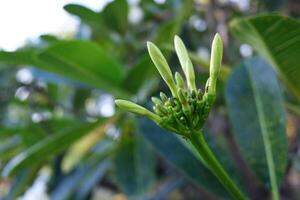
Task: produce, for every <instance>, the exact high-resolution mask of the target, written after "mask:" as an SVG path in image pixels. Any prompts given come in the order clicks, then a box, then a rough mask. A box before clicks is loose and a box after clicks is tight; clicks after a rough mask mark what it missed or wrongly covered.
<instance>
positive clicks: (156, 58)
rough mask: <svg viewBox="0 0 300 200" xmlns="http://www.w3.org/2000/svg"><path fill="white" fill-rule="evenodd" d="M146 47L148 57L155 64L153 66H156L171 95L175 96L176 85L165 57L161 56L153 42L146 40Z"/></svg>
mask: <svg viewBox="0 0 300 200" xmlns="http://www.w3.org/2000/svg"><path fill="white" fill-rule="evenodd" d="M147 47H148V51H149V54H150V57H151V59H152V61H153V63H154V65H155V67H156V68H157V70H158V72H159V73H160V75H161V77H162V78H163V79H164V81H165V82H166V84H167V85H168V87H169V88H170V90H171V93H172V95H173V96H174V97H175V96H176V86H175V82H174V79H173V75H172V72H171V69H170V67H169V65H168V63H167V61H166V59H165V57H164V56H163V54H162V53H161V51H160V50H159V48H158V47H157V46H155V44H153V43H151V42H147Z"/></svg>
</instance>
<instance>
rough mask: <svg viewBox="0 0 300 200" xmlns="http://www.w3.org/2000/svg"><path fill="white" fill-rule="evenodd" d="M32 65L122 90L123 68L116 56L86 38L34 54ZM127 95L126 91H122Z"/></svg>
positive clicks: (114, 91) (88, 82) (89, 82)
mask: <svg viewBox="0 0 300 200" xmlns="http://www.w3.org/2000/svg"><path fill="white" fill-rule="evenodd" d="M38 59H39V60H40V61H41V62H40V63H39V65H37V66H36V67H38V68H41V69H43V70H47V71H49V72H53V73H57V74H60V75H62V76H64V77H67V78H71V79H75V80H79V81H81V82H83V83H86V84H89V85H91V86H94V87H97V88H100V89H104V90H106V91H109V92H112V93H113V94H115V95H121V94H124V92H123V91H121V90H120V88H121V83H122V80H123V77H124V72H123V69H122V67H121V65H120V64H119V63H118V62H117V60H116V59H115V58H114V57H113V56H111V55H109V54H108V53H107V52H105V51H104V50H103V49H102V48H101V47H100V46H98V45H97V44H95V43H92V42H88V41H63V42H60V43H57V44H55V45H53V46H51V47H49V48H47V49H46V50H45V51H43V52H41V53H40V54H38ZM124 95H127V94H124Z"/></svg>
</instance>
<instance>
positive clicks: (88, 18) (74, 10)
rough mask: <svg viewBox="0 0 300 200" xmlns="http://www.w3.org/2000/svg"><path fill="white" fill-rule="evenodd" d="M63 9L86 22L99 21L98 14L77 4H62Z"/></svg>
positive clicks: (93, 22) (94, 22)
mask: <svg viewBox="0 0 300 200" xmlns="http://www.w3.org/2000/svg"><path fill="white" fill-rule="evenodd" d="M64 9H65V11H67V12H68V13H70V14H72V15H76V16H78V17H79V18H80V19H81V20H82V21H83V22H86V23H88V24H97V23H99V22H100V14H99V13H97V12H95V11H93V10H91V9H89V8H87V7H85V6H82V5H79V4H67V5H65V6H64Z"/></svg>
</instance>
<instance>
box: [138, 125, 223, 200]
mask: <svg viewBox="0 0 300 200" xmlns="http://www.w3.org/2000/svg"><path fill="white" fill-rule="evenodd" d="M139 128H140V132H141V134H142V135H143V136H144V137H145V138H146V139H147V140H148V141H149V142H150V143H151V144H152V146H153V147H154V148H155V150H156V151H157V152H158V153H159V154H160V155H161V156H162V157H163V158H165V159H166V160H167V161H168V162H169V163H170V164H171V165H173V166H174V167H175V168H176V169H177V170H178V171H180V172H181V173H182V174H184V175H185V176H186V177H187V178H188V179H189V180H191V181H192V182H193V183H195V184H197V185H198V186H201V187H203V188H205V189H207V190H208V191H209V192H211V193H212V194H215V195H217V196H219V197H220V198H221V197H222V198H223V199H227V198H229V196H228V193H227V192H226V191H225V190H224V188H223V186H222V185H221V184H220V183H219V181H218V180H217V178H216V177H215V176H214V175H213V174H212V173H211V172H210V171H209V170H208V169H207V168H206V167H205V166H204V165H203V164H202V163H201V161H200V159H199V158H198V157H197V156H196V155H195V154H194V153H193V152H192V151H191V150H190V149H189V148H187V147H186V146H185V145H184V144H183V143H182V142H181V141H180V140H179V139H178V138H177V137H176V136H175V135H174V134H170V133H169V132H166V131H165V130H163V129H161V128H159V127H158V126H157V125H155V124H154V123H153V122H151V121H149V120H144V119H143V120H140V121H139Z"/></svg>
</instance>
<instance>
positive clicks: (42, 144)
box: [2, 122, 99, 176]
mask: <svg viewBox="0 0 300 200" xmlns="http://www.w3.org/2000/svg"><path fill="white" fill-rule="evenodd" d="M97 125H99V122H98V123H77V124H73V125H72V126H71V127H67V128H63V129H61V130H60V131H58V132H57V133H53V134H51V135H50V136H48V137H46V138H44V139H42V140H41V141H39V142H38V143H36V144H34V145H33V146H31V147H29V148H28V149H27V150H25V151H23V152H21V153H20V154H18V155H17V156H15V157H14V158H12V159H11V160H10V161H9V163H8V164H7V165H6V166H5V167H4V169H3V172H2V175H3V176H9V175H12V174H15V173H16V172H18V171H19V170H20V169H22V168H25V167H28V166H30V165H32V163H37V162H41V161H45V160H47V159H49V158H50V156H52V155H53V154H56V153H59V152H61V151H63V150H65V149H66V148H68V147H69V146H70V145H71V144H72V143H73V142H75V141H76V140H78V139H79V138H80V137H82V136H83V135H85V134H87V133H89V132H90V131H91V130H93V129H94V128H95V127H96V126H97Z"/></svg>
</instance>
